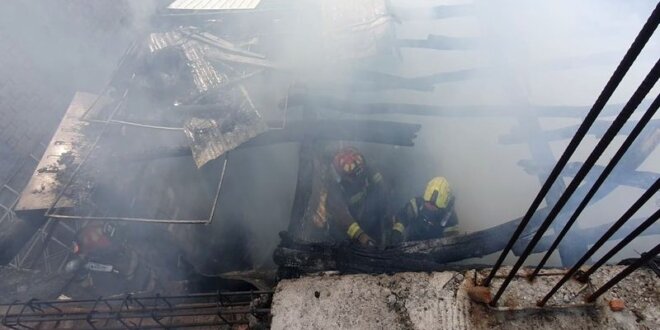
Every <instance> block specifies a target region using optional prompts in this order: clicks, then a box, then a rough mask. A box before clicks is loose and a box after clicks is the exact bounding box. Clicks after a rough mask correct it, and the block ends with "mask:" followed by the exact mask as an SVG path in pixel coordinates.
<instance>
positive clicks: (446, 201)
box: [423, 176, 453, 209]
mask: <svg viewBox="0 0 660 330" xmlns="http://www.w3.org/2000/svg"><path fill="white" fill-rule="evenodd" d="M423 198H424V202H425V203H424V204H430V205H428V206H433V207H436V208H438V209H443V208H447V207H448V206H450V204H451V202H452V201H453V194H452V192H451V187H450V186H449V182H448V181H447V179H445V178H444V177H441V176H437V177H435V178H433V179H431V181H429V183H428V184H427V185H426V190H424V196H423Z"/></svg>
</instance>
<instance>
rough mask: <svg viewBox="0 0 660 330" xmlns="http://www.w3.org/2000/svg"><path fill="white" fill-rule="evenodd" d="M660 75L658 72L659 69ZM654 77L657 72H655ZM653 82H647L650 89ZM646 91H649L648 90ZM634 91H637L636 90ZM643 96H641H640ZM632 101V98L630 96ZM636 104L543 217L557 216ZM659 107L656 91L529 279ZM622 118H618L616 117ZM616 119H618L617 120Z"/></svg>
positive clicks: (627, 109) (625, 110)
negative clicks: (644, 111) (653, 98)
mask: <svg viewBox="0 0 660 330" xmlns="http://www.w3.org/2000/svg"><path fill="white" fill-rule="evenodd" d="M656 67H658V70H659V71H660V61H658V62H657V63H656ZM658 75H660V73H658ZM656 80H657V76H656ZM651 87H652V86H649V90H650V88H651ZM647 92H648V91H647ZM635 94H637V93H635ZM642 98H643V96H642ZM631 101H632V98H631ZM635 107H636V105H633V106H631V107H628V105H626V107H624V108H623V110H621V114H619V116H617V118H616V119H615V120H614V122H612V126H610V128H608V129H607V132H605V135H603V138H602V139H601V140H600V141H599V142H598V145H596V147H595V148H594V151H593V152H592V153H591V154H590V155H589V157H588V158H587V160H586V161H585V162H584V164H583V165H582V167H581V168H580V170H579V171H578V173H577V174H576V175H575V177H574V178H573V181H572V182H571V184H570V185H569V186H568V188H567V189H566V191H565V192H564V194H563V195H562V198H560V200H559V201H558V202H557V204H556V205H555V207H554V208H553V209H552V211H550V213H549V214H548V217H547V219H546V221H553V220H554V218H555V217H556V216H557V214H558V213H559V210H561V208H562V207H563V206H564V205H565V204H566V201H568V199H569V198H570V197H571V195H573V192H574V191H575V189H576V188H577V186H578V185H579V184H580V183H581V182H582V180H583V179H584V178H585V177H586V176H587V174H588V173H589V170H591V168H592V167H593V165H594V164H595V163H596V161H597V160H598V158H599V157H600V156H601V155H602V153H603V152H604V151H605V149H606V148H607V146H608V145H609V143H610V142H612V140H613V139H614V138H615V137H616V135H617V133H618V131H619V130H620V129H621V127H623V125H624V124H625V121H626V120H627V119H628V118H629V117H630V115H632V113H633V112H634V111H635V109H634V108H635ZM659 107H660V95H658V96H657V97H656V98H655V101H653V103H652V104H651V106H650V107H649V108H648V110H646V113H644V115H643V116H642V118H641V119H640V120H639V122H638V123H637V125H635V128H633V130H632V131H631V132H630V135H628V137H627V138H626V139H625V141H624V142H623V144H621V146H620V147H619V150H617V152H616V154H615V155H614V156H613V157H612V159H610V162H609V163H608V164H607V166H606V167H605V169H604V170H603V172H602V173H601V174H600V176H599V177H598V179H596V182H595V183H594V184H593V186H592V187H591V189H590V190H589V192H588V193H587V195H586V196H584V199H583V200H582V202H580V205H578V207H577V209H575V211H574V212H573V215H571V218H570V219H569V220H568V222H566V224H565V225H564V227H563V228H562V229H561V231H560V232H559V234H558V235H557V238H555V241H554V242H552V245H551V246H550V248H549V249H548V251H547V252H546V253H545V255H544V256H543V258H542V259H541V262H540V263H539V264H538V265H537V266H536V268H535V269H534V272H532V275H531V276H530V277H531V278H532V279H533V278H534V277H535V276H536V275H537V274H538V273H539V271H540V270H541V268H543V266H544V265H545V263H546V262H547V261H548V259H549V258H550V255H551V254H552V252H554V251H555V249H556V248H557V246H559V242H561V240H562V239H563V238H564V236H566V233H567V232H568V230H569V229H571V226H573V224H574V223H575V221H576V220H577V219H578V217H579V216H580V214H582V211H584V209H585V208H586V207H587V205H589V202H590V201H591V198H593V197H594V196H595V195H596V192H597V191H598V189H599V188H600V187H601V186H602V185H603V183H605V180H606V179H607V177H608V176H609V175H610V173H611V172H612V170H614V168H615V167H616V166H617V164H618V163H619V161H620V160H621V159H622V158H623V156H624V155H625V154H626V151H628V148H630V146H631V145H632V144H633V142H635V139H636V138H637V137H638V136H639V134H640V133H641V132H642V130H644V127H646V124H648V122H649V121H651V118H653V116H654V115H655V113H656V111H657V110H658V108H659ZM619 119H621V120H619ZM617 121H618V122H617ZM574 183H575V184H574ZM564 196H567V197H566V198H563V197H564Z"/></svg>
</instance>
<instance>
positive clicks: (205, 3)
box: [167, 0, 261, 10]
mask: <svg viewBox="0 0 660 330" xmlns="http://www.w3.org/2000/svg"><path fill="white" fill-rule="evenodd" d="M260 2H261V0H175V1H174V2H172V3H171V4H170V5H169V6H168V7H167V8H169V9H184V10H236V9H255V8H257V6H258V5H259V3H260Z"/></svg>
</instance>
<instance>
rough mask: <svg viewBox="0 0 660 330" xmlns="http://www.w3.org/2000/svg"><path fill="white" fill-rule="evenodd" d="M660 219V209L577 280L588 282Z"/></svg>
mask: <svg viewBox="0 0 660 330" xmlns="http://www.w3.org/2000/svg"><path fill="white" fill-rule="evenodd" d="M658 219H660V209H658V210H657V211H655V213H653V215H651V216H650V217H649V218H648V219H646V221H644V222H643V223H641V224H640V225H639V226H638V227H637V228H635V230H633V231H631V232H630V234H628V236H626V237H625V238H623V239H622V240H621V241H620V242H619V243H618V244H617V245H615V246H614V247H613V248H612V249H611V250H610V251H609V252H607V253H606V254H605V255H604V256H603V257H602V258H600V259H599V260H598V261H596V263H594V264H593V265H591V267H590V268H589V270H587V271H586V272H584V273H581V274H579V275H578V277H577V279H578V280H579V281H581V282H586V281H587V279H588V278H589V276H591V274H593V273H594V272H595V271H596V270H598V268H600V266H602V265H604V264H605V263H606V262H607V261H608V260H610V259H611V258H612V257H613V256H614V255H615V254H617V253H619V251H621V249H623V248H624V247H626V246H627V245H628V244H629V243H630V242H631V241H632V240H634V239H635V238H637V236H639V235H641V234H642V232H644V231H645V230H646V229H648V228H649V227H651V226H652V225H653V224H655V223H656V221H658Z"/></svg>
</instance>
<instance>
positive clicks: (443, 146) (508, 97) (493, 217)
mask: <svg viewBox="0 0 660 330" xmlns="http://www.w3.org/2000/svg"><path fill="white" fill-rule="evenodd" d="M262 2H266V0H263V1H262ZM58 3H66V1H62V2H58ZM162 3H163V2H159V1H127V2H117V6H123V7H122V9H121V10H120V12H121V11H125V12H126V13H128V14H121V13H120V14H119V15H117V16H116V17H118V18H117V19H119V18H120V17H124V16H127V17H130V19H129V20H126V21H125V23H121V24H119V26H121V27H122V28H118V29H117V30H115V31H107V35H104V34H103V33H99V37H90V36H86V38H87V39H86V40H87V41H85V42H90V47H85V43H84V42H81V39H82V38H83V37H82V36H81V35H84V33H81V32H80V31H72V29H71V28H70V27H69V26H68V24H67V23H66V20H67V18H68V17H74V16H76V15H75V13H72V12H68V11H65V10H62V9H61V8H58V6H57V5H53V4H42V5H41V6H40V5H32V6H30V7H32V8H33V9H34V10H33V11H28V10H25V7H24V6H28V5H27V4H25V3H24V2H21V4H20V5H19V4H15V5H14V4H13V5H10V6H9V7H8V8H13V9H15V10H16V13H19V14H17V15H15V16H12V15H3V16H2V17H3V18H4V19H9V18H11V21H5V22H4V23H5V25H6V26H8V27H12V26H13V27H12V28H11V29H8V30H6V31H19V30H20V29H24V30H23V33H25V36H26V37H25V38H21V36H16V38H19V39H20V43H21V45H22V46H23V47H24V49H25V52H26V53H27V54H30V56H33V57H34V58H33V60H34V62H35V63H38V64H39V65H40V66H42V67H40V68H39V70H42V71H45V72H48V73H49V76H50V77H52V79H53V82H52V84H55V85H57V84H61V85H65V86H67V87H69V88H67V89H66V90H67V91H69V92H70V93H72V92H73V91H75V90H82V91H89V92H96V93H99V92H100V91H101V89H102V88H103V86H104V84H105V83H106V82H107V81H108V79H109V77H110V74H111V72H112V69H113V68H114V65H115V63H116V61H117V59H118V57H119V55H120V54H121V53H122V51H123V50H124V49H125V46H126V45H127V44H128V42H129V41H130V39H131V37H132V36H137V35H139V34H140V33H143V32H145V31H148V30H149V29H152V28H153V27H152V26H151V20H152V15H153V14H154V13H155V10H156V8H158V6H159V5H162ZM165 3H166V2H165ZM469 3H472V2H468V1H421V0H416V1H404V0H393V1H391V6H392V8H428V7H430V6H435V5H454V4H469ZM312 4H313V2H311V1H307V2H301V3H300V4H296V6H298V7H297V8H298V10H299V12H297V14H296V15H293V16H294V17H295V18H296V20H297V22H296V23H297V24H290V25H291V26H294V27H298V28H299V27H300V26H306V27H309V29H306V30H304V31H301V30H295V31H285V32H287V33H288V34H287V35H288V36H289V37H287V38H286V39H285V40H284V41H283V42H282V43H281V44H280V46H281V48H279V49H277V50H276V52H275V53H276V54H277V59H276V60H277V62H278V63H279V64H281V65H282V66H284V67H286V68H287V73H286V74H283V73H278V74H273V75H268V76H266V77H263V78H258V79H256V81H254V82H252V83H250V86H251V87H252V88H253V89H252V90H250V92H251V95H252V97H253V99H254V100H255V102H256V103H257V105H258V108H259V109H260V111H262V113H263V115H264V117H265V118H266V119H271V118H279V117H280V116H281V110H280V109H279V108H278V104H277V103H278V102H279V101H280V98H281V97H282V96H283V95H284V92H285V91H286V90H287V88H288V87H289V86H287V85H286V84H285V83H282V82H284V81H287V82H288V83H296V82H297V83H305V84H310V85H312V84H314V83H317V82H323V83H326V82H333V81H334V82H339V83H338V85H339V86H338V88H337V90H336V91H334V92H333V93H334V94H333V95H334V96H337V97H339V98H341V99H346V100H349V101H354V102H397V103H413V104H425V105H437V106H447V107H451V106H479V105H483V106H498V107H505V108H506V107H508V106H511V107H512V108H515V109H520V108H521V103H528V104H532V105H544V106H550V105H557V106H565V105H567V106H585V107H586V108H589V107H590V106H591V105H592V104H593V102H594V101H595V100H596V98H597V96H598V95H599V93H600V91H601V90H602V88H603V86H604V85H605V84H606V82H607V80H608V79H609V77H610V75H611V74H612V72H613V71H614V69H615V68H616V66H617V64H618V63H619V60H620V59H621V58H622V57H623V54H624V53H625V52H626V50H627V49H628V47H629V46H630V44H631V43H632V41H633V39H634V37H635V36H636V35H637V33H638V32H639V30H640V29H641V27H642V25H643V24H644V22H645V21H646V19H647V18H648V15H649V14H650V13H651V11H652V9H653V8H654V7H655V5H656V2H655V1H652V0H646V1H635V2H629V1H625V2H624V1H614V0H600V1H596V0H588V1H580V2H575V1H568V0H561V1H550V0H544V1H534V2H530V1H478V2H476V4H475V5H474V10H475V13H476V14H475V15H469V16H464V17H454V18H447V19H441V20H432V19H420V20H411V21H407V20H404V21H402V22H401V23H397V24H395V25H394V30H395V35H396V37H397V38H399V39H425V38H426V37H427V36H428V35H429V34H436V35H443V36H450V37H466V38H476V39H477V40H478V42H479V47H477V48H476V49H471V50H448V51H447V50H429V49H414V48H402V49H401V50H400V55H401V58H400V59H395V58H389V59H387V60H382V61H380V60H379V61H373V62H372V63H369V65H368V67H366V69H369V70H373V71H378V72H383V73H389V74H394V75H400V76H403V77H409V78H412V77H420V76H426V75H431V74H435V73H442V72H449V71H457V70H466V69H479V68H490V69H495V70H491V71H488V72H489V73H487V74H485V75H484V74H480V75H479V76H475V77H473V78H472V79H468V80H465V81H458V82H447V83H439V84H436V85H435V89H434V90H433V91H432V92H422V91H410V90H400V89H399V90H397V89H393V90H384V91H372V92H364V91H359V92H358V91H355V90H354V89H353V88H352V87H351V86H349V85H342V81H345V80H350V78H349V76H350V75H351V74H352V73H354V72H353V70H355V68H356V67H359V66H358V65H357V64H354V63H349V62H347V61H336V60H332V59H329V58H328V56H326V55H327V52H326V51H325V50H326V49H324V48H323V47H326V46H324V41H325V40H324V39H323V37H322V36H321V37H319V38H318V39H310V38H309V36H310V35H312V36H313V35H320V32H318V31H317V30H316V28H318V25H316V24H314V23H315V22H313V21H310V20H311V19H312V17H314V16H313V15H311V14H312V13H311V12H309V13H308V14H309V15H306V12H305V10H306V9H303V8H308V7H309V8H313V7H314V6H312ZM28 13H29V14H28ZM51 13H59V14H57V15H55V14H53V15H54V16H55V17H58V18H57V19H58V20H59V21H52V20H53V19H52V18H51V17H53V15H51ZM24 15H27V16H24ZM108 15H111V13H109V14H108ZM432 15H433V14H432V12H431V11H430V10H429V13H428V17H429V18H430V17H432ZM5 16H7V17H5ZM101 16H102V15H101ZM286 24H287V23H286V22H282V23H281V24H280V25H278V26H280V27H282V26H284V27H285V28H286V26H287V25H286ZM17 26H18V27H20V29H19V28H17ZM74 26H78V25H75V24H74ZM261 38H262V39H263V40H267V38H269V36H268V35H265V36H261ZM658 54H660V36H659V34H658V33H656V35H654V36H653V38H652V39H651V41H650V42H649V43H648V45H647V46H646V48H645V49H644V51H643V53H642V54H641V55H640V57H639V59H638V60H637V61H636V63H635V65H634V66H633V67H632V68H631V70H630V72H629V73H628V75H627V76H626V78H625V80H624V81H623V82H622V84H621V85H620V87H619V89H618V90H617V92H616V93H615V94H614V96H613V97H612V98H611V100H610V101H609V104H622V103H625V102H626V101H627V100H628V99H629V97H630V95H631V94H632V93H633V91H634V90H635V89H636V88H637V86H638V85H639V83H640V82H641V80H642V79H643V78H644V76H645V75H646V74H647V73H648V71H649V69H650V68H651V66H652V65H653V64H654V63H655V61H656V60H657V56H658ZM0 56H1V55H0ZM556 63H563V64H562V66H566V65H565V64H566V63H569V64H571V65H569V66H568V67H563V68H559V69H557V68H556V66H557V64H556ZM511 79H513V80H514V81H515V85H517V87H516V88H511V89H509V88H508V87H507V85H509V84H510V83H511ZM659 92H660V87H658V86H655V87H654V89H653V90H652V91H651V93H649V98H652V97H655V95H657V94H658V93H659ZM645 104H646V105H645V106H644V107H641V109H640V110H646V106H648V102H647V103H645ZM53 111H59V112H60V113H61V112H63V111H64V110H63V109H56V110H53ZM521 111H524V110H521ZM327 116H329V117H332V118H352V117H355V118H363V119H382V120H400V121H405V122H412V123H421V124H423V127H422V129H421V131H420V134H419V136H418V137H417V138H416V140H415V146H414V147H412V148H408V147H391V146H383V145H373V144H358V143H351V144H354V145H356V146H359V147H361V148H363V149H364V152H365V155H366V156H367V161H368V162H370V163H372V164H374V165H375V166H377V167H379V168H384V172H385V174H388V173H389V174H390V176H393V177H395V179H396V181H397V188H399V191H398V193H397V194H396V199H395V200H394V201H392V203H393V204H394V207H393V208H394V209H398V208H399V207H402V206H403V204H404V203H405V201H406V200H407V199H409V198H412V197H413V196H415V195H418V194H421V192H422V189H423V187H424V185H425V183H426V181H427V180H429V179H430V178H432V177H434V176H438V175H442V176H445V177H447V178H448V180H449V181H450V182H451V183H452V187H453V189H454V191H455V194H456V196H457V200H456V202H457V204H456V207H457V213H458V216H459V222H460V226H459V227H460V231H462V232H472V231H476V230H482V229H486V228H489V227H492V226H494V225H498V224H501V223H504V222H507V221H510V220H512V219H515V218H518V217H520V216H522V215H523V214H524V213H525V211H526V210H527V208H528V207H529V205H530V203H531V202H532V200H533V198H534V196H535V195H536V193H537V192H538V190H539V189H540V187H541V182H540V181H539V178H538V177H537V176H536V175H533V174H528V173H526V172H525V170H524V169H523V168H522V167H521V166H519V164H518V162H519V161H521V160H529V159H531V158H532V156H531V153H530V150H529V146H528V144H525V143H521V144H500V143H499V142H498V140H499V139H500V137H501V136H503V135H507V134H509V133H510V132H511V131H512V129H516V130H517V129H518V126H519V125H520V120H519V118H517V117H515V116H502V117H497V116H484V117H433V116H428V117H427V116H423V117H422V116H403V115H378V116H374V115H371V116H357V115H355V116H351V115H346V114H341V115H340V114H329V115H327ZM299 117H300V113H299V112H292V114H291V118H289V120H295V119H298V118H299ZM637 117H638V114H637V115H636V116H635V118H637ZM599 119H610V120H611V119H613V117H604V116H602V117H601V118H599ZM580 122H581V118H575V119H565V118H542V119H541V120H540V127H541V129H543V130H550V129H555V128H563V127H567V126H571V125H578V124H579V123H580ZM53 126H56V124H55V123H54V125H53ZM522 129H523V130H524V129H532V130H535V128H530V127H523V128H522ZM568 141H569V140H568V139H565V140H560V141H554V142H551V143H550V146H551V150H552V152H553V154H554V157H555V160H556V158H558V157H559V156H560V155H561V153H562V152H563V150H564V148H565V146H566V144H567V143H568ZM597 141H598V140H597V138H595V137H594V136H593V135H589V136H588V138H586V139H585V141H584V143H583V145H582V146H581V147H580V149H579V150H578V152H577V153H576V155H575V156H574V157H573V159H572V160H571V161H584V159H585V158H586V156H587V155H588V153H589V151H590V150H591V148H593V146H594V145H595V143H597ZM622 141H623V138H622V137H618V138H617V139H616V140H615V143H613V144H612V145H611V147H610V148H609V149H608V152H607V153H606V155H604V156H603V157H601V159H600V160H599V162H598V164H599V165H606V164H607V161H608V160H609V157H610V156H611V155H612V154H613V152H614V151H616V148H617V147H618V146H619V145H620V143H621V142H622ZM297 151H298V147H297V145H296V144H283V145H275V146H267V147H259V148H249V149H243V150H237V151H234V152H232V154H231V160H230V167H229V169H228V172H227V182H226V183H225V187H223V195H222V197H221V199H220V202H219V204H218V214H217V216H216V219H214V223H213V225H211V227H210V228H203V229H201V230H200V231H201V232H205V233H200V235H213V234H216V233H217V232H218V231H220V230H221V229H222V228H224V227H223V223H226V222H227V221H229V220H231V219H230V218H236V217H238V218H240V219H241V221H242V222H243V225H244V226H245V230H246V232H247V233H249V235H250V237H249V239H248V242H247V244H246V246H247V247H248V249H249V250H250V253H251V256H252V262H253V266H254V267H257V268H258V267H267V266H271V265H272V260H271V254H272V251H273V249H274V247H275V246H276V245H277V243H278V242H279V237H278V235H277V233H278V232H279V231H281V230H285V229H286V227H287V224H288V222H289V216H290V208H291V204H292V202H293V194H294V190H295V185H296V173H297V167H298V156H297ZM659 164H660V155H659V154H658V152H657V150H655V151H654V152H653V154H652V155H651V156H650V157H649V158H648V159H647V160H646V161H645V162H644V163H643V164H642V166H641V167H640V168H639V169H638V170H644V171H655V172H657V171H658V170H659V169H660V168H659V166H658V165H659ZM537 165H544V166H552V165H554V160H553V162H552V163H550V164H537ZM387 179H388V178H387V175H386V180H387ZM164 180H165V178H164ZM564 181H565V182H566V183H568V182H570V179H568V178H567V179H564ZM640 194H641V190H640V189H636V188H629V187H620V188H617V189H616V190H615V191H614V192H613V193H611V194H610V195H609V196H607V197H606V198H604V199H602V200H600V201H598V202H597V203H595V204H593V205H592V206H590V207H589V208H587V210H586V211H585V212H584V214H583V215H582V216H581V217H580V220H579V222H578V223H579V224H578V226H579V227H581V228H587V227H592V226H596V225H599V224H604V223H609V222H612V221H614V220H616V219H617V218H618V217H619V216H620V215H621V214H622V213H623V212H624V211H625V209H626V208H627V207H628V206H629V205H630V204H631V203H632V202H633V201H634V200H636V199H637V197H638V196H639V195H640ZM657 203H658V202H657V197H656V199H653V200H652V201H651V202H649V203H648V204H649V205H646V206H645V207H644V208H643V209H642V210H640V211H639V212H638V214H637V215H636V216H635V217H636V218H637V217H645V216H648V215H649V214H650V213H651V212H652V211H653V210H655V209H656V208H657V207H658V204H657ZM507 239H508V237H502V240H507ZM200 241H202V240H200ZM655 241H657V237H653V236H651V237H645V238H640V239H638V240H637V241H635V242H634V243H633V244H631V245H630V246H629V247H628V248H627V249H626V250H624V251H623V252H622V253H621V254H620V256H619V257H620V258H625V257H632V256H637V254H636V252H635V250H637V251H640V252H641V251H645V250H646V249H648V247H649V245H650V244H651V243H652V242H655ZM191 244H195V243H194V242H191ZM555 254H556V253H555ZM491 260H492V256H489V257H487V258H484V259H483V260H478V261H477V262H491ZM508 260H510V259H508ZM533 261H534V260H533V259H531V260H530V262H533ZM558 264H559V259H558V258H556V257H555V258H553V259H552V260H551V262H550V263H549V265H558Z"/></svg>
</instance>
